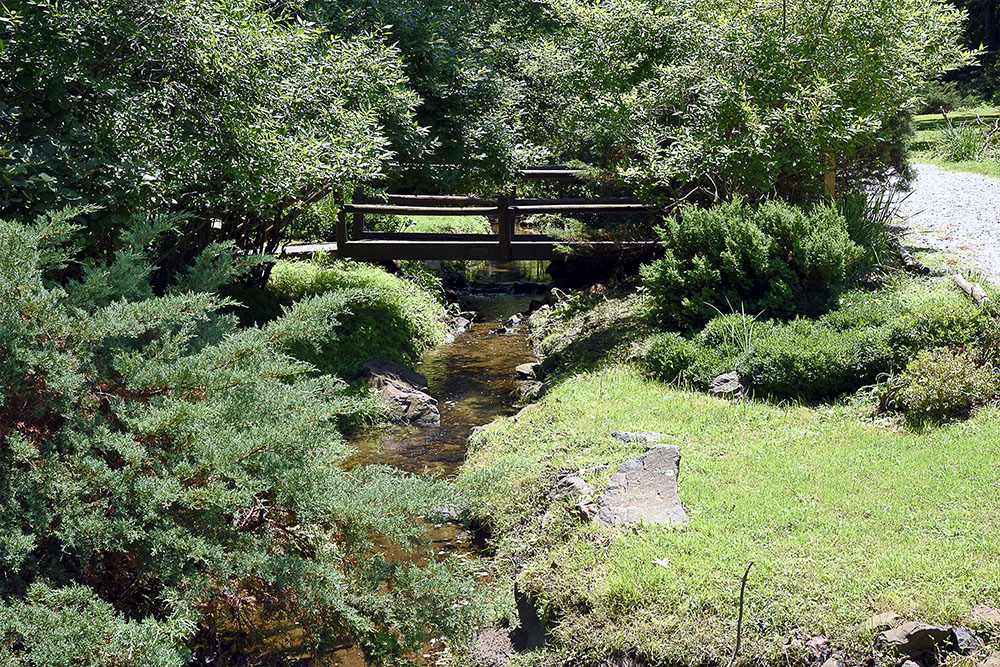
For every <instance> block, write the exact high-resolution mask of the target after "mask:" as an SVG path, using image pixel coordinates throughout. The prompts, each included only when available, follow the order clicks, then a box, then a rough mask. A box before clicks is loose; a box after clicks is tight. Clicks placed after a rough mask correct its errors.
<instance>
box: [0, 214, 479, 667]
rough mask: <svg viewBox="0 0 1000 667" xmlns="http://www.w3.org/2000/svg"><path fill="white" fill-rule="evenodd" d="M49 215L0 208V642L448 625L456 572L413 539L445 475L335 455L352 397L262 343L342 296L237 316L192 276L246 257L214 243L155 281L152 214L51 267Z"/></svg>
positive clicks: (420, 537) (383, 642)
mask: <svg viewBox="0 0 1000 667" xmlns="http://www.w3.org/2000/svg"><path fill="white" fill-rule="evenodd" d="M68 218H69V214H68V213H67V214H63V215H59V216H56V215H52V216H48V217H46V218H45V219H42V220H40V221H39V222H38V223H37V224H36V225H34V226H31V227H27V226H24V225H20V224H15V223H7V222H0V246H2V247H3V248H6V249H8V250H7V251H6V252H3V253H0V359H2V360H3V362H2V364H0V469H2V470H3V471H4V473H3V475H0V642H2V648H0V662H3V663H4V664H25V665H59V664H83V665H115V666H122V665H150V664H157V665H170V664H179V663H182V662H186V661H189V660H192V659H193V660H197V661H199V662H203V663H204V662H210V661H215V659H216V658H217V657H218V656H217V655H216V654H215V651H217V650H219V648H220V646H223V645H224V642H223V641H222V640H221V639H220V637H221V638H224V636H225V633H226V632H230V631H232V629H233V628H234V627H235V626H236V625H237V623H238V625H239V627H240V628H241V630H242V631H243V632H246V633H247V635H248V636H249V637H250V638H252V637H253V636H255V635H257V636H260V634H261V633H262V632H263V631H265V630H266V629H268V628H273V627H275V626H276V624H278V623H281V624H286V623H288V622H294V623H296V624H298V626H299V627H301V628H302V630H303V632H304V635H303V642H304V645H303V647H302V650H307V651H310V652H313V653H314V654H317V655H319V654H322V653H323V652H324V651H325V650H326V649H329V648H332V647H335V646H337V645H339V644H342V643H343V642H344V641H345V640H348V639H353V640H356V641H358V642H359V644H360V646H361V647H362V649H363V650H364V651H365V653H366V654H367V655H368V656H369V658H370V659H371V660H372V661H373V662H375V663H378V664H392V663H395V662H396V661H398V659H399V657H400V656H402V655H404V654H406V653H407V652H410V651H413V650H415V649H417V648H419V647H420V646H421V645H422V644H423V642H425V641H427V640H428V639H430V638H431V637H442V636H448V637H453V638H454V639H455V640H456V641H458V640H460V639H461V638H463V637H465V636H468V635H469V633H470V632H471V629H472V626H473V625H474V624H475V623H476V621H475V620H474V612H473V611H472V610H473V609H474V608H475V605H474V604H469V601H470V599H471V594H472V588H471V586H472V584H471V579H470V578H469V577H467V576H466V573H465V572H464V571H463V570H462V569H461V568H462V567H463V565H462V564H461V562H460V561H459V560H457V559H452V560H449V561H447V562H446V563H436V562H434V559H433V557H432V556H431V554H430V553H429V552H428V551H426V550H425V549H424V547H423V545H424V527H423V526H424V525H425V524H424V523H423V521H422V519H423V518H424V517H425V516H426V515H427V514H428V513H429V512H431V509H430V508H434V507H441V506H446V505H449V504H452V503H454V502H456V500H455V498H454V496H453V494H452V492H451V490H450V488H449V487H448V485H447V484H445V483H443V482H435V481H430V480H424V479H421V478H417V477H412V476H405V475H400V474H399V473H396V472H392V471H389V470H386V469H381V468H356V469H354V470H352V472H351V473H350V474H348V473H345V472H344V471H343V469H342V467H341V463H342V461H343V459H344V458H345V457H346V456H347V454H348V449H347V447H346V445H345V444H344V442H343V440H342V438H341V436H340V430H341V425H342V424H343V423H344V421H345V420H348V419H351V418H352V417H355V416H357V415H358V414H359V413H364V412H365V411H368V410H372V409H373V407H372V405H371V403H372V402H370V401H368V400H366V399H363V398H359V397H356V396H352V395H351V394H350V393H349V392H348V391H347V386H346V385H345V384H344V383H343V382H342V381H341V380H338V379H336V378H334V377H331V376H329V375H324V374H321V373H318V372H317V370H316V369H315V368H314V367H313V366H311V365H309V364H307V363H305V362H303V361H301V360H299V359H296V358H293V357H292V356H289V355H288V354H287V353H286V352H285V350H286V349H287V348H289V347H290V346H294V345H298V344H301V345H313V344H316V343H320V342H322V343H324V344H332V340H333V339H332V337H331V336H332V334H331V333H330V332H332V331H336V326H337V325H336V318H337V317H344V316H345V315H347V310H346V308H347V307H349V306H350V305H351V303H350V298H344V297H343V296H342V294H339V293H327V294H322V295H319V296H312V297H306V298H303V299H302V300H301V301H299V302H298V303H296V304H295V305H294V306H291V307H288V308H286V309H285V311H284V313H283V315H281V316H280V317H278V318H277V319H275V320H274V321H272V322H270V323H268V324H266V325H264V326H260V327H251V328H245V329H241V328H238V327H237V323H236V319H235V317H233V316H232V315H223V314H220V309H222V308H224V307H226V306H228V305H231V304H230V302H228V301H226V300H225V299H221V298H219V297H218V296H216V295H214V294H213V293H211V292H212V291H214V290H215V289H217V288H218V286H219V283H220V281H225V280H228V279H231V278H232V277H234V276H237V275H239V274H240V272H241V271H243V270H245V269H246V268H248V266H249V265H252V264H253V262H248V261H247V260H246V259H243V258H241V256H240V255H238V254H237V253H236V252H235V251H234V249H233V247H232V246H229V245H218V246H212V247H210V248H209V249H208V250H207V251H206V253H205V254H204V255H203V256H201V257H199V258H198V259H196V261H195V262H194V264H193V266H192V268H191V269H190V270H189V271H187V272H185V273H183V274H182V275H181V276H180V277H179V281H178V282H176V283H174V284H173V285H172V286H170V287H168V289H167V292H166V294H164V295H162V296H154V295H153V293H152V289H151V287H150V283H149V276H150V274H151V273H152V267H151V264H150V263H149V261H148V259H147V258H146V256H145V249H146V248H147V247H150V242H151V240H152V239H154V238H155V237H156V235H157V233H158V231H162V229H163V228H164V226H163V225H159V224H152V225H150V224H144V225H139V226H137V227H135V228H133V229H132V230H130V232H129V233H128V234H126V237H125V238H124V239H122V242H121V245H120V248H121V249H120V250H119V251H118V252H117V253H116V255H115V256H114V257H113V258H111V259H110V260H109V261H88V263H87V265H86V268H85V269H84V270H83V272H82V275H81V277H80V279H79V280H74V281H69V282H63V283H55V282H53V281H52V280H50V278H49V276H52V275H55V274H57V273H59V271H60V270H61V269H62V268H63V267H65V266H67V264H68V263H70V262H71V261H73V259H74V257H73V255H72V253H71V252H70V251H69V248H70V247H71V246H72V243H73V234H74V229H73V227H72V226H71V225H69V223H68V222H67V220H68ZM154 222H155V221H154ZM11 249H16V251H15V252H12V251H11ZM390 548H391V549H392V551H388V552H389V553H396V554H397V556H392V557H390V556H388V555H386V553H387V549H390ZM404 554H414V556H415V558H414V559H413V560H410V559H408V558H401V557H399V556H401V555H404ZM416 556H420V557H421V558H422V559H423V560H418V559H417V558H416ZM421 562H424V563H427V564H426V565H418V563H421ZM204 651H208V653H207V654H206V653H204Z"/></svg>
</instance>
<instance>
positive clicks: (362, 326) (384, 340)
mask: <svg viewBox="0 0 1000 667" xmlns="http://www.w3.org/2000/svg"><path fill="white" fill-rule="evenodd" d="M269 287H270V289H271V290H272V291H273V292H274V293H275V294H277V295H278V296H279V298H280V299H282V300H284V301H285V302H287V303H291V302H292V301H294V300H296V299H301V298H302V297H305V296H309V295H320V294H331V295H337V300H338V303H340V304H341V307H342V309H343V310H342V312H341V314H340V315H339V316H338V317H337V318H336V324H335V325H334V327H332V328H331V329H330V330H328V331H325V332H321V336H320V338H319V340H318V341H317V342H316V344H310V345H304V344H299V343H297V344H295V345H292V346H291V347H290V348H289V349H290V350H291V351H292V352H293V353H294V354H295V355H296V356H297V357H299V358H301V359H304V360H306V361H308V362H310V363H312V364H314V365H315V366H316V367H317V368H319V369H321V370H322V371H324V372H326V373H332V374H334V375H337V376H339V377H343V378H348V379H350V378H353V377H354V375H355V374H356V373H357V371H358V369H359V368H360V367H361V365H362V364H364V363H365V362H366V361H371V360H372V359H376V358H378V359H389V360H391V361H397V362H400V363H404V364H405V363H413V362H415V361H417V360H418V359H419V358H420V355H421V354H422V353H423V352H424V351H426V350H427V349H428V348H430V347H433V346H434V345H436V344H437V343H439V342H441V340H442V339H443V338H444V335H445V333H446V329H445V325H444V324H443V323H442V321H443V315H444V307H443V306H442V305H441V304H440V303H439V302H438V301H437V300H435V298H434V296H433V295H432V294H430V293H429V292H427V291H426V290H424V289H422V288H420V287H418V286H417V285H415V284H414V283H412V282H410V281H407V280H404V279H402V278H398V277H396V276H393V275H390V274H389V273H387V272H386V271H384V270H383V269H381V268H379V267H376V266H372V265H370V264H362V263H357V262H349V261H344V260H338V261H335V262H330V263H329V264H328V265H326V266H322V265H320V264H317V263H313V262H304V261H292V262H288V261H283V262H278V263H277V264H276V265H275V266H274V268H273V269H272V271H271V278H270V282H269Z"/></svg>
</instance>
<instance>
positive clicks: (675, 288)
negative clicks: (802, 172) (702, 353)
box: [642, 200, 863, 327]
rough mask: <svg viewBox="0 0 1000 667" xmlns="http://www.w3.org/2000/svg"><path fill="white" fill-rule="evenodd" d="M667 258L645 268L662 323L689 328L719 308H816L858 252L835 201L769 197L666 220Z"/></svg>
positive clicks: (777, 313) (781, 312) (790, 311)
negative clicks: (801, 204) (790, 201)
mask: <svg viewBox="0 0 1000 667" xmlns="http://www.w3.org/2000/svg"><path fill="white" fill-rule="evenodd" d="M660 238H661V240H662V242H663V246H664V257H663V258H662V259H659V260H657V261H655V262H653V263H652V264H649V265H647V266H644V267H643V269H642V278H643V284H644V285H645V286H646V288H647V289H648V290H649V292H650V294H651V295H652V297H653V304H652V305H653V308H654V310H655V312H656V313H657V315H658V317H659V318H660V319H661V320H662V321H664V322H665V323H667V324H673V325H679V326H684V327H693V326H698V325H701V324H704V323H705V322H707V321H708V320H709V319H710V318H711V317H712V316H713V315H714V314H715V313H717V312H720V311H723V309H727V310H728V309H738V310H741V309H742V310H746V311H751V312H754V313H758V312H763V313H764V314H765V316H766V317H788V316H790V315H794V314H796V313H803V312H804V313H809V312H817V311H819V310H820V309H822V308H823V307H824V306H826V305H828V304H829V303H830V300H831V299H832V298H834V297H836V296H837V294H838V293H839V291H840V290H841V289H842V288H843V286H844V285H845V284H846V282H847V280H848V278H850V277H852V273H851V272H852V270H853V268H854V265H855V264H856V263H857V261H858V260H859V259H861V257H862V255H863V251H862V249H861V248H860V247H859V246H858V245H856V244H855V243H854V242H853V241H852V240H851V238H850V235H849V233H848V228H847V222H846V220H845V219H844V217H843V215H841V214H840V213H839V212H838V211H837V209H836V208H834V207H832V206H829V205H822V206H816V207H814V208H812V209H810V210H805V209H801V208H797V207H794V206H789V205H787V204H784V203H781V202H778V201H772V202H768V203H766V204H764V205H762V206H760V207H753V206H749V205H748V204H746V203H745V202H743V201H739V200H737V201H735V202H732V203H730V204H724V205H720V206H716V207H713V208H711V209H701V208H695V207H687V208H685V209H683V210H682V211H681V213H680V215H679V216H678V217H677V218H671V219H668V220H667V222H666V223H665V225H664V226H663V228H662V229H660Z"/></svg>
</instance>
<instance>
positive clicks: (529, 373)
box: [514, 362, 542, 380]
mask: <svg viewBox="0 0 1000 667" xmlns="http://www.w3.org/2000/svg"><path fill="white" fill-rule="evenodd" d="M541 369H542V365H541V364H539V363H537V362H531V363H527V364H518V365H517V366H515V367H514V371H516V372H517V374H518V375H520V376H521V377H522V378H524V379H526V380H531V379H533V378H537V377H538V376H539V374H540V373H541Z"/></svg>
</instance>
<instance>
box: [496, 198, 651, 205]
mask: <svg viewBox="0 0 1000 667" xmlns="http://www.w3.org/2000/svg"><path fill="white" fill-rule="evenodd" d="M567 204H595V205H596V204H605V205H607V204H638V205H639V206H642V200H641V199H636V198H635V197H554V198H551V197H550V198H545V199H542V198H529V197H522V198H520V199H516V200H514V201H513V202H511V205H512V206H559V205H567Z"/></svg>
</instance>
